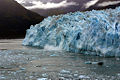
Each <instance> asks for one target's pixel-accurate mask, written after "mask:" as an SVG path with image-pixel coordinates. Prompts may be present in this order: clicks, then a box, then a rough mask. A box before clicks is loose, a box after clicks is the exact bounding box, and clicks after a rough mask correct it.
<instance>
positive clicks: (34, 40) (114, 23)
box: [22, 7, 120, 57]
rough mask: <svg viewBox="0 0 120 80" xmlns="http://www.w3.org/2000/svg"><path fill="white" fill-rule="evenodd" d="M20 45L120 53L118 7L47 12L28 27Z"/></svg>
mask: <svg viewBox="0 0 120 80" xmlns="http://www.w3.org/2000/svg"><path fill="white" fill-rule="evenodd" d="M22 44H23V45H25V46H34V47H40V48H44V47H45V46H46V45H50V46H54V47H59V48H60V49H62V50H65V51H69V52H74V53H81V54H87V55H97V56H109V57H112V56H114V57H118V56H119V57H120V7H117V8H116V9H106V10H98V11H97V10H92V11H86V12H79V11H77V12H74V13H72V12H71V13H67V14H62V15H58V16H55V15H54V16H49V17H48V18H45V19H44V20H43V21H42V22H40V23H39V24H36V25H34V26H33V25H31V27H30V29H28V30H27V32H26V36H25V39H24V40H23V43H22Z"/></svg>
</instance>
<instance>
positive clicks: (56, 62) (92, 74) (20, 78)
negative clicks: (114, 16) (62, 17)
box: [0, 39, 120, 80]
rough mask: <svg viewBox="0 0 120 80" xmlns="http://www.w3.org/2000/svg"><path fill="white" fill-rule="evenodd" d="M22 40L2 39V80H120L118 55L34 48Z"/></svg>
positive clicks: (0, 70)
mask: <svg viewBox="0 0 120 80" xmlns="http://www.w3.org/2000/svg"><path fill="white" fill-rule="evenodd" d="M21 43H22V39H11V40H0V80H120V59H119V58H103V57H98V56H87V55H82V54H75V53H69V52H65V51H55V50H48V49H47V50H45V49H35V48H30V47H25V46H22V45H21ZM88 61H89V62H92V63H95V62H99V61H102V62H103V63H104V64H103V65H97V64H86V62H88Z"/></svg>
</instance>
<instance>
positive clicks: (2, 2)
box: [0, 0, 44, 38]
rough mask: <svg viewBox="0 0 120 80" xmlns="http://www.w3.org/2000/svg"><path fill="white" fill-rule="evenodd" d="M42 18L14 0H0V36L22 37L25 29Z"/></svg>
mask: <svg viewBox="0 0 120 80" xmlns="http://www.w3.org/2000/svg"><path fill="white" fill-rule="evenodd" d="M43 18H44V17H42V16H40V15H39V14H37V13H35V12H32V11H30V10H27V9H25V8H24V7H23V6H21V5H20V4H19V3H17V2H16V1H14V0H0V38H20V37H24V35H25V33H26V29H28V28H29V26H30V25H34V24H37V23H39V22H40V21H42V20H43Z"/></svg>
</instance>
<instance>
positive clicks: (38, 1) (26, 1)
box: [16, 0, 120, 9]
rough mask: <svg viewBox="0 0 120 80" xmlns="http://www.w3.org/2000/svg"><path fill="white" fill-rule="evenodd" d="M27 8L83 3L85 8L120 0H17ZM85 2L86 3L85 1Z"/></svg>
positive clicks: (47, 7) (45, 7) (49, 7)
mask: <svg viewBox="0 0 120 80" xmlns="http://www.w3.org/2000/svg"><path fill="white" fill-rule="evenodd" d="M16 1H18V2H19V3H20V4H22V5H23V6H24V7H26V8H27V9H36V8H38V9H51V8H60V7H68V6H79V5H80V4H83V6H84V7H85V8H89V7H91V6H93V5H95V4H96V3H97V2H99V1H102V2H101V3H99V4H98V5H97V6H99V7H100V6H103V7H104V6H108V5H115V4H118V3H120V0H16ZM84 2H85V3H84Z"/></svg>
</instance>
